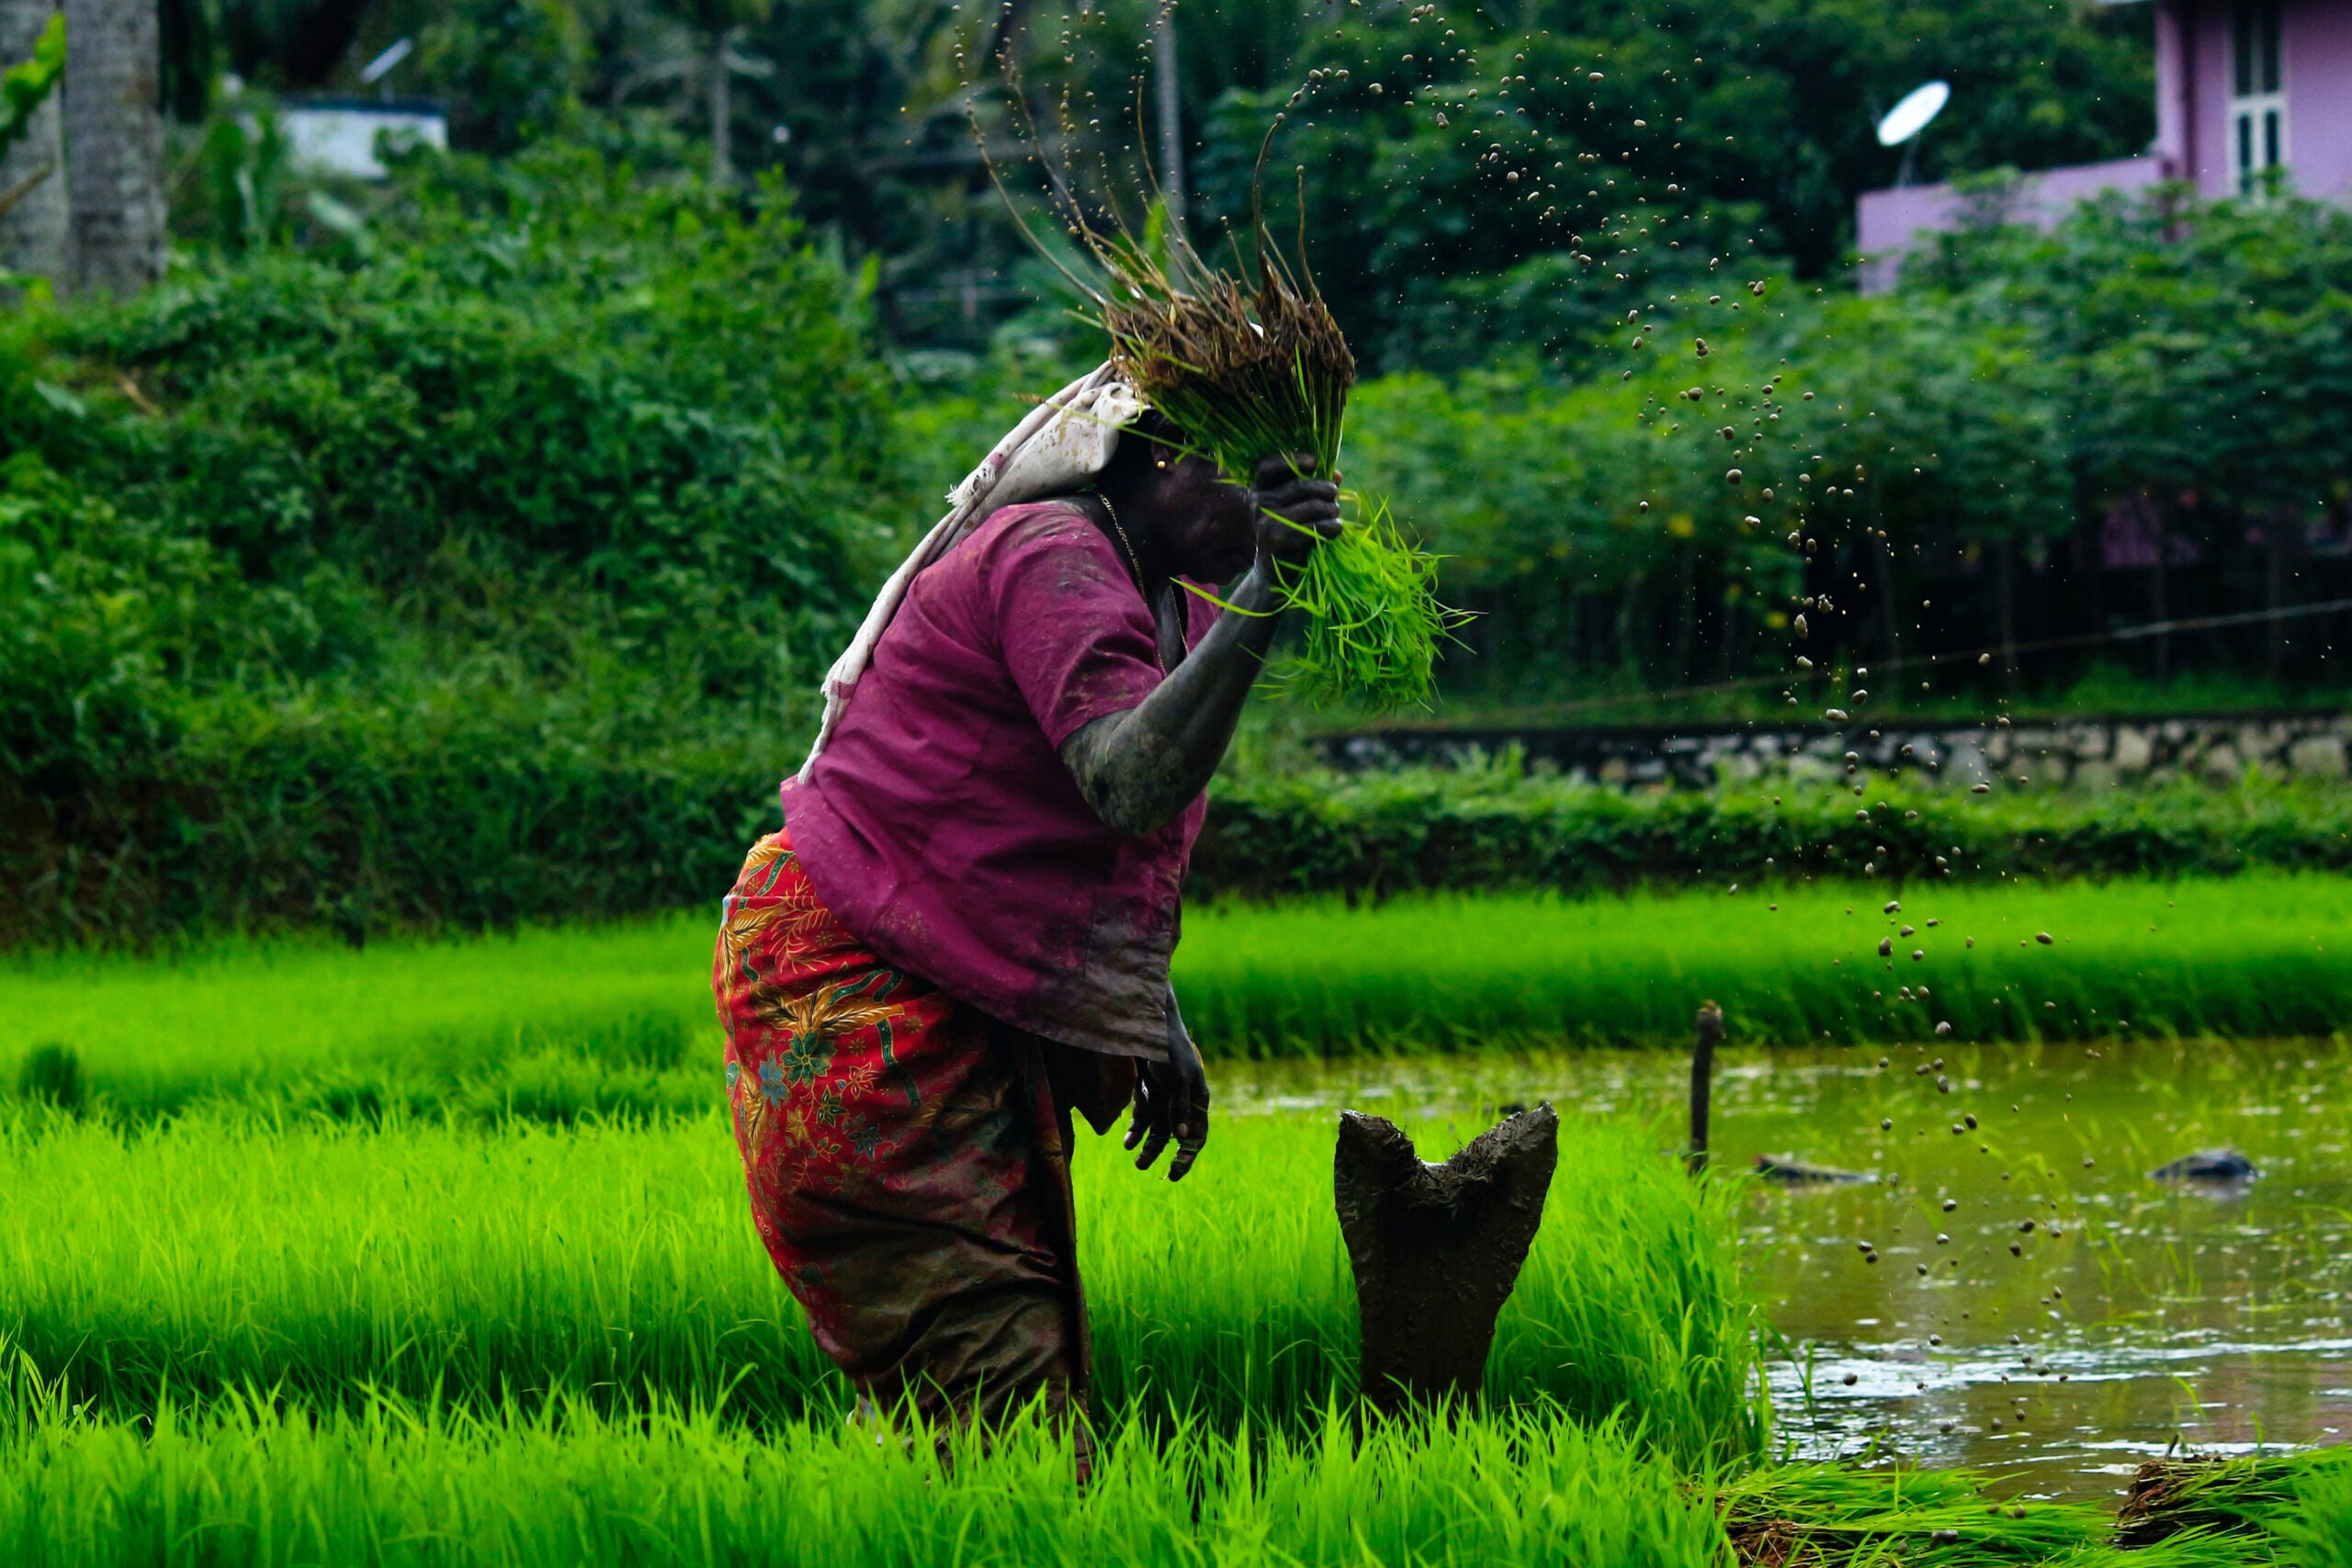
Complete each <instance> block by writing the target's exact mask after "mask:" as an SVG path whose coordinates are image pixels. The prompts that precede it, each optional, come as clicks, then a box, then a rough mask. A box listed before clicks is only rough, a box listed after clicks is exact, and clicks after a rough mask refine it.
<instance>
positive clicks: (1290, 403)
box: [1082, 223, 1462, 711]
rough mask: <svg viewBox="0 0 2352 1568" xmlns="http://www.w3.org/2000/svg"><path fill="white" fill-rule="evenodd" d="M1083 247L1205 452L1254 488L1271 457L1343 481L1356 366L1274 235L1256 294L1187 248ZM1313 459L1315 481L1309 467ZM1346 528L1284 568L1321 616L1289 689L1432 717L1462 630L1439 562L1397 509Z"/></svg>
mask: <svg viewBox="0 0 2352 1568" xmlns="http://www.w3.org/2000/svg"><path fill="white" fill-rule="evenodd" d="M1082 237H1083V238H1084V239H1085V241H1086V243H1088V246H1089V248H1090V249H1091V251H1092V252H1093V253H1094V255H1095V257H1096V259H1097V260H1098V261H1100V262H1101V263H1102V264H1103V268H1104V270H1105V271H1107V272H1108V273H1109V274H1110V287H1109V288H1107V289H1106V290H1104V291H1103V293H1102V294H1100V295H1098V296H1097V298H1098V299H1099V302H1100V304H1101V307H1102V317H1103V327H1104V329H1105V330H1106V331H1107V332H1108V333H1110V335H1111V344H1112V359H1113V363H1114V365H1116V366H1117V367H1118V368H1119V370H1120V372H1121V374H1123V375H1125V377H1126V378H1128V379H1129V380H1130V381H1132V382H1133V383H1134V385H1135V386H1136V389H1137V390H1139V391H1141V392H1142V393H1143V395H1144V396H1145V397H1146V398H1148V399H1149V400H1150V401H1151V403H1152V404H1153V406H1154V407H1156V408H1158V409H1159V411H1160V412H1162V413H1164V414H1166V415H1167V416H1168V417H1169V418H1170V419H1171V420H1173V421H1174V422H1175V423H1176V424H1177V425H1178V426H1179V427H1181V428H1182V430H1183V431H1184V433H1185V434H1186V436H1187V437H1188V439H1189V442H1190V444H1191V449H1192V450H1193V451H1195V452H1197V453H1199V454H1200V455H1201V456H1203V457H1208V458H1209V459H1211V460H1212V461H1214V462H1215V463H1216V465H1217V467H1218V468H1219V469H1221V470H1222V471H1223V472H1224V474H1225V476H1226V477H1227V479H1232V480H1234V481H1236V482H1237V483H1242V484H1247V483H1249V482H1250V479H1251V476H1252V475H1253V474H1254V472H1255V471H1256V469H1257V467H1258V465H1259V464H1260V463H1261V461H1262V460H1264V459H1265V458H1268V457H1283V458H1287V459H1292V460H1293V465H1294V469H1295V471H1311V472H1313V473H1315V474H1317V475H1335V474H1337V473H1338V472H1339V471H1340V470H1339V464H1340V439H1341V433H1342V429H1343V427H1344V424H1345V421H1346V414H1347V400H1348V389H1349V388H1350V387H1351V386H1352V385H1354V383H1355V356H1354V355H1352V354H1351V353H1350V352H1349V350H1348V343H1347V338H1346V337H1345V336H1344V335H1343V334H1342V333H1340V324H1339V322H1338V321H1334V320H1333V319H1332V316H1331V312H1330V310H1329V307H1327V306H1326V305H1325V304H1324V302H1323V297H1322V295H1321V293H1320V292H1319V291H1318V290H1317V288H1315V284H1314V279H1313V277H1312V276H1311V275H1309V274H1307V273H1306V271H1305V269H1304V267H1303V266H1302V268H1301V269H1300V272H1299V274H1298V276H1293V275H1292V273H1291V272H1290V271H1289V269H1288V268H1286V267H1285V266H1283V264H1282V262H1281V259H1280V257H1279V256H1278V255H1276V254H1274V253H1273V252H1272V248H1271V247H1270V246H1269V245H1268V243H1266V236H1265V230H1264V226H1263V224H1262V223H1261V224H1259V226H1258V257H1257V267H1256V272H1257V275H1258V276H1257V278H1256V281H1255V284H1254V286H1253V287H1250V288H1244V287H1243V284H1242V282H1241V281H1240V280H1238V279H1237V278H1235V277H1234V276H1232V275H1230V274H1227V273H1224V272H1220V271H1217V270H1216V269H1214V268H1211V267H1209V266H1207V265H1204V264H1203V263H1202V261H1201V260H1200V258H1199V256H1198V255H1197V254H1194V253H1193V252H1192V251H1191V249H1190V248H1189V247H1187V246H1185V245H1184V244H1183V243H1182V240H1181V239H1174V240H1171V241H1170V243H1169V245H1168V254H1169V256H1170V263H1169V265H1161V264H1160V263H1159V261H1158V260H1156V259H1155V257H1154V255H1153V250H1154V248H1155V247H1153V246H1151V245H1148V244H1140V243H1136V242H1134V241H1133V240H1132V239H1131V238H1129V237H1128V236H1126V235H1125V234H1121V235H1118V236H1114V237H1109V238H1106V237H1103V236H1102V235H1099V234H1096V233H1094V232H1092V231H1091V230H1090V231H1085V232H1084V233H1083V235H1082ZM1301 457H1311V458H1312V459H1313V466H1312V468H1311V470H1310V469H1308V468H1306V465H1305V464H1304V463H1300V462H1298V461H1297V459H1299V458H1301ZM1341 500H1342V523H1343V526H1342V530H1341V532H1340V536H1339V537H1338V538H1337V539H1334V540H1332V541H1331V542H1329V543H1328V544H1326V545H1324V546H1322V547H1320V548H1318V549H1317V550H1315V551H1314V552H1313V553H1312V554H1311V555H1309V556H1308V557H1307V558H1306V563H1305V564H1304V565H1303V566H1290V565H1287V564H1285V565H1281V566H1278V568H1277V580H1276V582H1275V584H1274V587H1275V591H1276V592H1277V594H1278V596H1279V597H1280V598H1281V600H1282V602H1283V604H1285V605H1287V606H1289V607H1291V608H1295V609H1297V610H1299V611H1301V612H1302V613H1303V614H1304V615H1306V638H1305V642H1304V645H1303V647H1302V648H1301V649H1300V651H1299V653H1298V655H1297V657H1296V659H1295V660H1293V662H1292V664H1291V667H1290V668H1289V670H1288V671H1286V683H1287V684H1288V685H1289V686H1290V687H1291V688H1292V689H1293V690H1295V691H1297V692H1298V693H1299V694H1301V695H1303V696H1305V697H1306V698H1307V699H1308V700H1310V701H1312V702H1316V703H1317V704H1320V703H1324V702H1351V703H1355V704H1359V705H1363V706H1365V707H1369V708H1373V709H1375V710H1379V711H1387V710H1390V709H1395V708H1399V707H1406V706H1410V705H1426V704H1427V702H1428V701H1429V696H1430V681H1431V675H1432V671H1433V669H1434V667H1435V664H1436V660H1437V649H1438V640H1439V638H1441V637H1444V636H1445V635H1446V634H1447V633H1448V631H1449V630H1450V629H1451V628H1452V627H1453V626H1455V625H1457V624H1458V623H1459V621H1460V620H1461V619H1462V617H1461V615H1459V613H1458V612H1455V611H1452V610H1449V609H1447V608H1446V607H1445V606H1444V605H1442V604H1439V603H1438V599H1437V593H1436V581H1437V558H1435V557H1434V556H1431V555H1430V554H1429V553H1428V552H1427V551H1425V550H1423V549H1421V548H1420V547H1419V546H1418V545H1416V544H1415V543H1414V542H1413V541H1412V540H1411V539H1409V538H1408V537H1407V536H1406V535H1405V533H1404V532H1403V530H1402V529H1401V528H1399V527H1398V526H1397V522H1396V519H1395V518H1394V517H1393V516H1392V515H1391V514H1390V513H1389V511H1388V508H1387V506H1386V505H1385V503H1384V502H1379V501H1377V500H1374V499H1370V498H1367V497H1365V496H1363V494H1361V493H1360V492H1355V491H1349V492H1346V493H1344V494H1343V496H1342V498H1341Z"/></svg>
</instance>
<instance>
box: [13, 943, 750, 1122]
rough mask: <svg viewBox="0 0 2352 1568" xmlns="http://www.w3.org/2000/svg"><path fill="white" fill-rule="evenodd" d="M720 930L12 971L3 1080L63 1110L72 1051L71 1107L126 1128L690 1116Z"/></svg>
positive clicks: (709, 1054)
mask: <svg viewBox="0 0 2352 1568" xmlns="http://www.w3.org/2000/svg"><path fill="white" fill-rule="evenodd" d="M716 931H717V920H716V919H715V918H712V917H704V916H700V915H675V916H670V917H667V918H664V919H658V920H650V921H643V922H639V921H624V922H615V923H612V924H608V925H602V926H596V927H593V928H588V927H577V926H573V927H542V928H537V929H526V930H525V931H520V932H517V933H515V934H511V935H501V936H486V937H479V938H469V939H461V940H454V941H413V942H378V943H374V944H372V945H370V946H369V947H368V948H367V949H365V950H364V951H357V952H355V951H354V950H352V949H351V948H349V947H347V946H345V945H344V944H342V943H339V942H327V941H323V940H318V939H313V940H309V941H304V940H299V939H283V940H278V941H272V942H256V941H251V940H243V939H241V940H235V941H231V942H220V943H217V944H213V945H209V946H207V947H203V948H199V949H195V950H192V951H189V952H186V953H179V954H176V955H174V956H171V957H167V958H164V959H161V960H157V959H140V958H135V957H131V956H128V955H121V954H112V955H108V954H96V953H64V954H55V955H44V956H38V957H26V958H19V959H17V960H15V961H14V962H11V963H8V964H0V1083H10V1084H16V1085H17V1086H19V1091H20V1092H21V1093H24V1094H27V1095H33V1094H40V1095H42V1096H44V1097H47V1098H52V1099H53V1098H55V1096H54V1094H53V1092H51V1090H52V1089H54V1087H55V1085H54V1083H53V1082H52V1080H53V1079H55V1077H56V1075H57V1073H58V1072H59V1071H61V1070H62V1067H61V1066H59V1062H60V1061H61V1060H62V1057H61V1055H60V1054H62V1055H63V1056H70V1058H71V1059H72V1063H73V1070H74V1075H75V1076H74V1094H75V1095H76V1097H77V1099H78V1100H80V1101H82V1102H85V1103H88V1104H91V1105H92V1106H93V1107H94V1108H99V1109H105V1110H108V1111H112V1112H113V1113H115V1114H117V1115H129V1116H133V1117H138V1116H144V1115H152V1114H155V1113H159V1112H162V1111H171V1110H174V1109H176V1108H178V1107H181V1106H184V1105H187V1104H188V1103H190V1102H191V1101H193V1100H198V1099H201V1098H204V1097H206V1096H220V1095H231V1096H236V1097H252V1096H254V1095H265V1096H281V1097H287V1098H288V1099H289V1100H290V1103H291V1106H292V1108H294V1109H299V1110H321V1111H329V1112H331V1113H339V1114H349V1113H352V1112H353V1111H360V1112H362V1113H365V1114H376V1113H380V1111H382V1110H384V1109H386V1108H388V1107H390V1106H395V1105H406V1106H410V1107H415V1108H423V1107H426V1106H438V1105H440V1104H441V1103H443V1102H444V1101H446V1100H449V1099H451V1098H452V1097H456V1098H458V1099H460V1100H467V1101H469V1102H471V1103H473V1104H475V1105H477V1106H478V1107H480V1108H481V1109H482V1110H484V1111H491V1110H494V1109H496V1108H498V1107H500V1106H503V1105H506V1104H509V1103H517V1104H519V1105H520V1106H521V1107H522V1108H524V1109H525V1110H526V1111H532V1110H537V1111H545V1112H548V1113H549V1114H553V1115H557V1116H558V1119H560V1113H567V1112H570V1111H598V1110H601V1111H608V1112H609V1111H618V1110H628V1109H635V1110H657V1109H662V1108H665V1107H670V1106H684V1105H686V1104H688V1103H691V1102H690V1101H689V1100H688V1099H687V1097H686V1096H684V1095H682V1094H680V1093H679V1092H677V1090H676V1088H675V1075H676V1070H677V1069H678V1068H679V1067H680V1066H683V1065H684V1064H686V1063H688V1062H693V1063H695V1064H696V1065H697V1067H698V1069H700V1068H702V1067H704V1066H707V1069H708V1070H710V1071H715V1070H716V1068H715V1064H716V1062H717V1060H718V1034H717V1026H716V1024H715V1023H714V1022H713V1021H712V1011H711V1002H710V993H709V989H708V984H707V978H706V976H707V974H708V972H709V962H710V960H709V953H710V943H711V939H712V936H713V935H714V933H715V932H716ZM43 1053H46V1054H47V1055H42V1054H43ZM37 1056H40V1057H41V1059H42V1060H44V1061H47V1062H49V1063H50V1065H49V1066H45V1067H44V1066H36V1065H35V1059H36V1057H37ZM697 1076H698V1077H701V1076H703V1075H702V1074H701V1072H700V1071H699V1070H698V1074H697ZM45 1086H46V1087H45Z"/></svg>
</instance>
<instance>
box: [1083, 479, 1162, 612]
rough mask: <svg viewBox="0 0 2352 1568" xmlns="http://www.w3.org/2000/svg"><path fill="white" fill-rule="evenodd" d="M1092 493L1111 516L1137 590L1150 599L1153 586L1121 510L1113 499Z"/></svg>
mask: <svg viewBox="0 0 2352 1568" xmlns="http://www.w3.org/2000/svg"><path fill="white" fill-rule="evenodd" d="M1091 493H1092V495H1093V497H1094V499H1095V500H1097V501H1099V502H1102V503H1103V511H1104V512H1106V513H1109V514H1110V517H1111V532H1112V533H1114V534H1115V535H1117V536H1118V538H1119V547H1120V548H1121V549H1124V550H1125V551H1126V553H1127V565H1128V566H1130V567H1132V568H1133V569H1134V570H1135V574H1136V589H1137V590H1138V591H1140V592H1142V594H1143V596H1144V597H1145V598H1146V599H1148V598H1150V597H1151V584H1150V581H1149V580H1148V579H1147V578H1146V577H1145V576H1144V574H1143V558H1142V557H1140V556H1138V555H1136V545H1135V541H1134V540H1133V539H1130V538H1128V537H1127V528H1126V525H1125V524H1124V523H1122V522H1120V521H1119V509H1118V508H1117V507H1115V506H1114V505H1112V504H1111V498H1110V497H1109V496H1107V495H1104V494H1103V492H1102V491H1099V490H1098V491H1092V492H1091Z"/></svg>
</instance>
